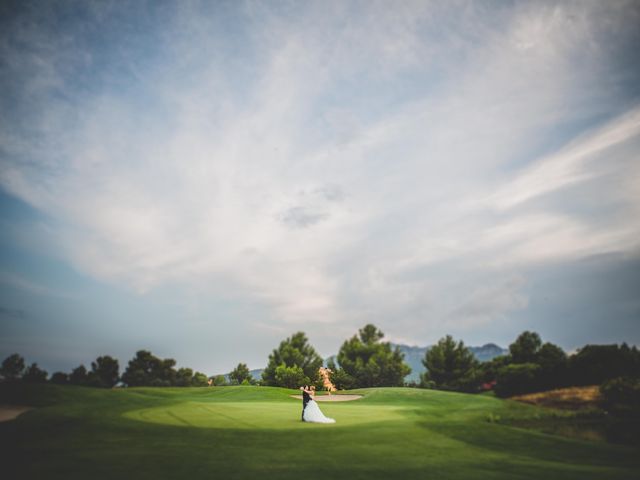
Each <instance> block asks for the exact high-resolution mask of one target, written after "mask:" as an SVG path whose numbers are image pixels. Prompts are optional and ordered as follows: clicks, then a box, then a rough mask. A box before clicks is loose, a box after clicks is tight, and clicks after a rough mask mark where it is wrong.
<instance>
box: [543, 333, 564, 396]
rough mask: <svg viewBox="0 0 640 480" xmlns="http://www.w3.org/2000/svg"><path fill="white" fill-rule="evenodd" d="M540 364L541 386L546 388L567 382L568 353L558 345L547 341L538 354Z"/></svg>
mask: <svg viewBox="0 0 640 480" xmlns="http://www.w3.org/2000/svg"><path fill="white" fill-rule="evenodd" d="M536 357H537V358H536V362H535V363H536V364H538V365H539V366H540V386H541V387H542V388H544V389H551V388H558V387H562V386H564V385H566V384H567V382H568V379H567V372H568V365H569V362H568V359H567V354H566V353H565V352H564V350H562V348H560V347H559V346H557V345H554V344H553V343H549V342H546V343H545V344H544V345H542V347H540V350H538V353H537V355H536Z"/></svg>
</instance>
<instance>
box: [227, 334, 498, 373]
mask: <svg viewBox="0 0 640 480" xmlns="http://www.w3.org/2000/svg"><path fill="white" fill-rule="evenodd" d="M391 346H392V347H393V348H395V347H399V348H400V351H401V352H402V353H404V361H405V362H406V363H407V364H408V365H409V366H410V367H411V373H410V374H409V375H407V376H406V377H405V381H406V382H411V381H415V382H419V381H420V374H421V373H423V372H424V371H425V370H426V369H425V368H424V365H422V359H423V358H424V356H425V354H426V353H427V350H429V348H431V347H430V346H429V347H415V346H413V347H411V346H409V345H402V344H393V343H392V344H391ZM469 349H470V350H471V352H472V353H473V355H474V356H475V357H476V358H477V359H478V361H480V362H486V361H489V360H491V359H492V358H495V357H497V356H499V355H505V354H506V353H508V352H509V351H508V350H507V349H505V348H502V347H499V346H498V345H496V344H495V343H487V344H486V345H483V346H481V347H469ZM335 357H336V356H335V355H332V356H330V357H328V358H326V359H325V360H324V365H325V366H326V364H327V361H329V359H334V360H335ZM263 370H264V369H263V368H256V369H255V370H251V371H250V372H249V373H251V375H252V376H253V378H254V379H256V380H261V379H262V371H263ZM228 375H229V374H226V375H225V377H226V378H227V380H228V379H229V377H228Z"/></svg>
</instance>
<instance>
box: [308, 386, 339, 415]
mask: <svg viewBox="0 0 640 480" xmlns="http://www.w3.org/2000/svg"><path fill="white" fill-rule="evenodd" d="M304 391H305V392H307V393H308V394H309V396H310V397H311V399H310V400H309V402H308V403H307V406H306V407H305V409H304V412H302V419H303V420H304V421H305V422H312V423H336V421H335V420H334V419H333V418H329V417H325V416H324V414H323V413H322V411H321V410H320V407H319V406H318V403H317V402H316V401H315V400H314V399H313V397H314V396H315V394H316V387H314V386H311V387H309V390H304Z"/></svg>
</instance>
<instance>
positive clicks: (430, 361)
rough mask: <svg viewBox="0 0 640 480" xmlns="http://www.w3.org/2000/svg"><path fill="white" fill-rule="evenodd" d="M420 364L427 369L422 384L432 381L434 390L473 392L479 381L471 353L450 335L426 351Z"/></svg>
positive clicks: (476, 362) (476, 363)
mask: <svg viewBox="0 0 640 480" xmlns="http://www.w3.org/2000/svg"><path fill="white" fill-rule="evenodd" d="M422 364H423V365H424V366H425V367H426V369H427V372H426V373H423V374H422V381H423V383H427V382H429V381H432V382H434V384H435V386H436V388H440V389H444V390H465V391H466V390H473V389H474V388H475V387H476V385H477V384H478V383H479V381H480V376H479V372H478V370H477V368H478V361H477V360H476V359H475V357H474V356H473V353H472V352H471V350H470V349H469V348H467V347H466V346H465V345H464V343H463V342H462V340H461V341H459V342H458V343H456V342H455V340H454V339H453V337H452V336H451V335H447V336H446V337H444V338H441V339H440V340H439V341H438V343H437V344H436V345H434V346H433V347H431V348H430V349H429V350H427V353H426V354H425V357H424V359H423V360H422Z"/></svg>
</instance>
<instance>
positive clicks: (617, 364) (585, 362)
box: [0, 324, 640, 397]
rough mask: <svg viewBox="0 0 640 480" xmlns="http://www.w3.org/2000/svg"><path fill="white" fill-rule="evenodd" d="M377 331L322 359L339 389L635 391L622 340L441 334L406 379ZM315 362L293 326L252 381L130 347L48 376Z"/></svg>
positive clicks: (85, 377) (13, 364)
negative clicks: (129, 352) (487, 348)
mask: <svg viewBox="0 0 640 480" xmlns="http://www.w3.org/2000/svg"><path fill="white" fill-rule="evenodd" d="M383 338H384V334H383V333H382V331H380V330H379V329H378V328H377V327H375V326H374V325H371V324H368V325H365V326H364V327H363V328H361V329H360V330H358V333H357V334H355V335H353V336H352V337H351V338H349V339H347V340H345V341H344V343H343V344H342V346H341V347H340V350H339V352H338V354H337V355H336V357H335V358H331V359H329V361H328V362H327V367H328V368H329V371H330V380H331V382H332V383H333V384H334V385H335V386H336V387H337V388H338V389H339V390H347V389H354V388H368V387H399V386H412V387H419V388H435V389H441V390H453V391H461V392H480V391H483V390H488V389H493V390H495V392H496V394H497V395H498V396H502V397H508V396H512V395H517V394H523V393H529V392H535V391H543V390H549V389H554V388H559V387H564V386H575V385H601V384H603V383H605V382H610V381H613V380H615V379H623V380H618V381H617V383H614V384H613V387H611V388H610V390H611V389H613V390H615V388H618V387H620V386H621V385H622V386H624V387H625V388H626V387H628V385H630V384H631V385H632V387H633V386H634V385H635V387H633V388H636V387H637V388H636V389H637V391H638V392H640V380H638V379H640V352H638V349H637V348H636V347H635V346H634V347H629V346H628V345H626V344H624V343H623V344H622V345H586V346H585V347H583V348H581V349H579V350H578V351H577V352H576V353H574V354H572V355H567V354H566V352H565V351H564V350H563V349H562V348H560V347H559V346H557V345H554V344H552V343H550V342H545V343H543V342H542V339H541V338H540V335H539V334H538V333H536V332H530V331H525V332H523V333H521V334H520V335H519V336H518V337H517V338H516V339H515V341H514V342H513V343H511V344H510V345H509V353H508V354H506V355H502V356H499V357H495V358H493V359H492V360H490V361H487V362H479V361H478V360H477V359H476V358H475V357H474V355H473V353H472V352H471V350H470V349H469V348H468V347H466V346H465V345H464V342H463V341H462V340H459V341H456V340H454V339H453V337H451V336H450V335H447V336H445V337H444V338H442V339H440V340H439V341H438V343H437V344H436V345H434V346H432V347H431V348H429V349H428V350H427V352H426V354H425V357H424V358H423V360H422V363H423V365H424V366H425V368H426V372H425V373H424V374H422V376H421V380H420V382H419V383H415V384H410V385H407V384H405V381H404V378H405V377H406V376H407V375H408V374H409V373H411V368H410V367H409V366H408V365H407V364H406V363H405V362H404V355H403V354H402V352H401V351H400V349H399V348H398V347H395V348H392V346H391V344H390V343H389V342H385V341H383ZM322 365H323V360H322V357H320V355H319V354H318V353H317V352H316V350H315V349H314V348H313V346H311V345H310V343H309V340H308V339H307V337H306V335H305V333H304V332H297V333H294V334H293V335H292V336H290V337H288V338H286V339H284V340H282V341H281V342H280V344H279V346H278V347H277V348H275V349H274V350H273V352H272V353H271V354H270V355H269V359H268V364H267V367H266V368H265V369H264V371H263V373H262V378H261V380H260V381H255V380H254V379H253V377H252V376H251V373H250V371H249V368H248V367H247V365H246V364H245V363H239V364H238V365H237V366H236V368H234V370H233V371H232V372H231V373H229V374H228V375H227V376H226V377H225V376H224V375H218V376H216V377H207V376H206V375H205V374H203V373H201V372H197V371H196V372H194V371H193V370H192V369H190V368H180V369H176V368H175V366H176V361H175V360H174V359H171V358H167V359H162V358H158V357H156V356H155V355H153V354H152V353H151V352H149V351H147V350H140V351H138V352H136V354H135V356H134V358H133V359H131V360H130V361H129V363H128V365H127V367H126V369H125V371H124V372H123V373H122V375H120V373H119V365H118V360H117V359H114V358H113V357H110V356H108V355H105V356H101V357H98V358H97V359H96V360H95V361H94V362H92V363H91V369H90V370H87V369H86V368H85V367H84V365H80V366H78V367H77V368H75V369H74V370H72V371H71V372H70V373H68V374H67V373H64V372H55V373H54V374H53V375H52V376H51V378H50V379H49V381H50V382H52V383H58V384H73V385H83V386H93V387H107V388H109V387H113V386H114V385H116V384H117V383H118V382H120V381H121V382H122V383H123V384H125V385H127V386H132V387H134V386H159V387H163V386H165V387H168V386H183V387H188V386H206V385H215V386H224V385H234V384H235V385H253V384H260V385H266V386H278V387H285V388H297V387H299V386H300V385H304V384H315V385H316V386H317V387H318V388H321V387H322V379H321V377H320V375H319V369H320V367H321V366H322ZM0 375H2V377H3V378H4V379H5V380H18V379H21V380H22V381H26V382H44V381H47V372H45V371H44V370H42V369H40V368H39V367H38V365H37V363H33V364H31V365H30V366H28V367H26V366H25V363H24V359H23V358H22V357H21V356H20V355H18V354H13V355H10V356H9V357H7V358H6V359H5V360H4V362H3V363H2V367H1V368H0ZM629 379H631V380H629ZM614 387H615V388H614ZM620 388H622V387H620ZM613 390H611V391H613ZM634 391H635V390H634ZM634 395H635V393H634Z"/></svg>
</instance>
